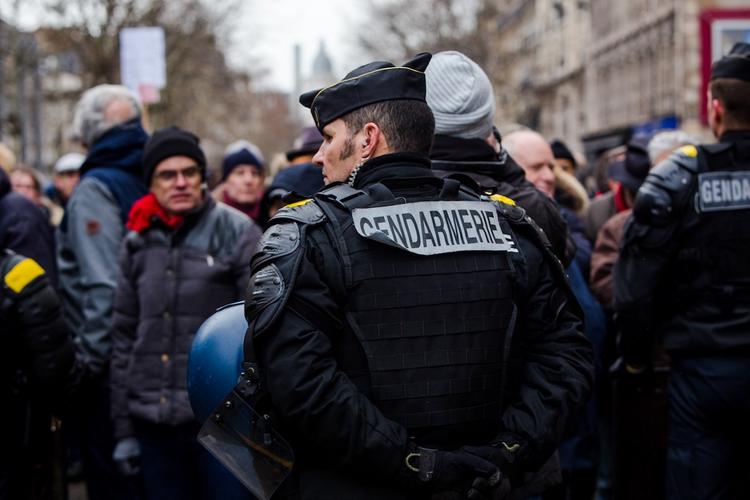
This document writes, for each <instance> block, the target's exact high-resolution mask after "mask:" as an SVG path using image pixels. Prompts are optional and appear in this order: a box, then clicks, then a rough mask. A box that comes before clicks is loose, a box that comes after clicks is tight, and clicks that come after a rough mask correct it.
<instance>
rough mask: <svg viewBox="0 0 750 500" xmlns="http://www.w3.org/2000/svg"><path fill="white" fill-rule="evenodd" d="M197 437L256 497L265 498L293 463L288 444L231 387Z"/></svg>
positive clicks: (265, 418)
mask: <svg viewBox="0 0 750 500" xmlns="http://www.w3.org/2000/svg"><path fill="white" fill-rule="evenodd" d="M198 441H199V442H200V443H201V444H202V445H203V446H204V447H205V448H206V449H207V450H208V451H209V452H211V454H212V455H213V456H215V457H216V459H217V460H219V462H221V463H222V464H223V465H224V466H225V467H226V468H227V469H229V471H230V472H231V473H232V474H233V475H234V476H235V477H236V478H237V479H238V480H239V481H240V482H241V483H242V484H244V485H245V487H247V489H249V490H250V492H251V493H252V494H253V495H255V496H256V497H257V498H258V499H259V500H268V499H270V498H271V496H272V495H273V493H274V492H275V491H276V489H277V488H278V487H279V486H280V485H281V483H282V482H283V481H284V479H286V477H287V476H288V475H289V473H290V472H291V469H292V465H293V463H294V454H293V452H292V448H291V446H289V444H288V443H287V442H286V441H285V440H284V438H283V437H281V435H280V434H278V433H277V432H276V431H274V430H273V429H272V428H271V424H270V421H269V418H268V415H261V414H260V413H258V412H256V411H255V410H254V409H253V408H252V407H251V406H250V405H249V404H248V403H247V402H246V401H245V400H244V399H243V398H242V396H241V395H240V394H238V393H237V392H236V391H235V390H232V391H231V392H230V393H229V394H227V396H226V397H225V398H224V400H223V401H222V402H221V404H220V405H219V406H218V407H217V408H216V409H215V410H214V411H213V413H212V414H211V416H210V417H209V418H208V419H207V420H206V422H205V423H204V424H203V427H202V428H201V430H200V433H199V434H198Z"/></svg>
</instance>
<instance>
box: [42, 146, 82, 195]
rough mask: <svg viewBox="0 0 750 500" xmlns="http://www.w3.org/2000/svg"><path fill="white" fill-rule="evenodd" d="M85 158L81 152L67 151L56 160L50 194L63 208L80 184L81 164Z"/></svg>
mask: <svg viewBox="0 0 750 500" xmlns="http://www.w3.org/2000/svg"><path fill="white" fill-rule="evenodd" d="M85 160H86V157H85V156H84V155H82V154H81V153H67V154H64V155H62V156H61V157H60V158H59V159H58V160H57V161H56V162H55V166H54V176H53V177H52V183H53V184H52V189H51V190H50V191H51V192H50V193H49V194H48V196H49V198H50V199H52V200H53V201H55V202H56V203H57V204H58V205H60V206H61V207H63V208H65V205H66V204H67V203H68V199H70V196H71V195H72V194H73V189H75V187H76V185H78V180H79V178H80V174H81V172H80V170H81V165H83V162H84V161H85Z"/></svg>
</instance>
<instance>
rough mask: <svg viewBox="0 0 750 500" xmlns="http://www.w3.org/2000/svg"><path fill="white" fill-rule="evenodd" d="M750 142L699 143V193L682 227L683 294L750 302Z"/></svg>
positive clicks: (677, 277)
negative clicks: (742, 143)
mask: <svg viewBox="0 0 750 500" xmlns="http://www.w3.org/2000/svg"><path fill="white" fill-rule="evenodd" d="M748 146H750V145H747V144H746V145H745V149H744V151H745V154H744V155H743V154H742V151H743V150H742V149H740V148H736V147H735V146H734V145H732V144H731V143H720V144H716V145H711V146H703V147H699V148H698V152H699V153H698V172H697V175H696V176H695V178H694V180H693V183H694V187H693V191H694V193H695V194H694V196H693V200H692V203H691V204H690V205H689V206H688V208H687V210H686V212H685V216H684V219H683V224H682V228H681V231H680V245H679V247H680V248H679V250H678V252H677V259H676V262H675V265H674V276H673V282H674V283H676V285H677V290H676V291H677V296H678V297H681V298H685V299H687V301H688V302H687V303H689V301H690V300H707V299H708V300H717V301H718V302H719V303H724V305H727V306H730V307H731V304H732V303H736V300H741V301H742V302H743V303H746V304H750V259H748V249H750V154H748V152H750V151H749V150H750V147H748Z"/></svg>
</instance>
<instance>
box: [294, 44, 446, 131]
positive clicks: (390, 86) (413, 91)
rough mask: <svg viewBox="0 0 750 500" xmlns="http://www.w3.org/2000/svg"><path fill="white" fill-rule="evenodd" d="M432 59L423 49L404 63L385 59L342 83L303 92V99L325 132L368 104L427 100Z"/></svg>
mask: <svg viewBox="0 0 750 500" xmlns="http://www.w3.org/2000/svg"><path fill="white" fill-rule="evenodd" d="M431 58H432V55H431V54H428V53H426V52H423V53H421V54H419V55H417V57H415V58H414V59H412V60H411V61H409V62H406V63H404V64H403V66H394V65H393V63H390V62H385V61H376V62H372V63H369V64H365V65H364V66H360V67H359V68H357V69H355V70H353V71H351V72H349V74H347V75H346V76H345V77H344V79H343V80H341V81H340V82H338V83H334V84H333V85H330V86H328V87H324V88H322V89H317V90H312V91H310V92H306V93H304V94H302V95H301V96H300V98H299V102H300V104H302V105H303V106H305V107H306V108H310V112H311V113H312V116H313V119H314V120H315V126H317V127H318V129H319V130H321V131H322V130H323V128H324V127H325V126H326V125H328V124H329V123H331V122H332V121H334V120H335V119H336V118H340V117H342V116H344V115H346V114H347V113H350V112H352V111H354V110H355V109H359V108H361V107H363V106H367V105H368V104H374V103H376V102H382V101H394V100H399V99H406V100H416V101H422V102H426V99H425V93H426V90H425V88H426V87H425V76H424V70H425V69H426V68H427V65H428V64H429V62H430V59H431Z"/></svg>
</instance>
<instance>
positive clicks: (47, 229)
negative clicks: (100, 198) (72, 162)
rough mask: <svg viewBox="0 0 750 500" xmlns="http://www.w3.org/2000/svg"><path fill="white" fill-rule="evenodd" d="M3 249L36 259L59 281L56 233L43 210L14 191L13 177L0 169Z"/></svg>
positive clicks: (55, 282) (0, 217)
mask: <svg viewBox="0 0 750 500" xmlns="http://www.w3.org/2000/svg"><path fill="white" fill-rule="evenodd" d="M0 248H7V249H8V250H13V251H14V252H16V253H18V254H21V255H24V256H26V257H29V258H31V259H34V260H35V261H37V262H38V263H39V265H40V266H42V268H43V269H44V270H45V271H46V272H47V276H48V277H49V279H50V280H51V282H52V284H53V285H56V284H57V265H56V263H55V236H54V233H53V231H52V226H50V224H49V222H48V221H47V219H46V217H45V215H44V212H42V210H40V209H39V207H37V206H36V205H34V204H33V203H32V202H31V200H28V199H27V198H24V197H23V196H21V195H20V194H18V193H14V192H13V191H11V187H10V180H9V179H8V176H7V175H6V174H5V172H4V171H3V170H2V169H0Z"/></svg>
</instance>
